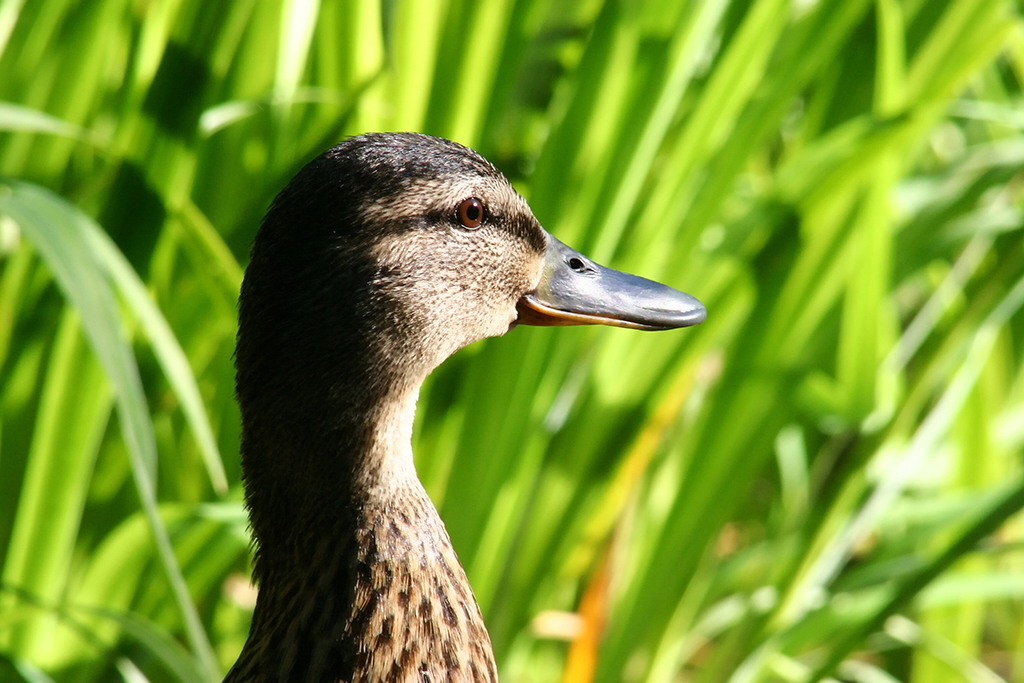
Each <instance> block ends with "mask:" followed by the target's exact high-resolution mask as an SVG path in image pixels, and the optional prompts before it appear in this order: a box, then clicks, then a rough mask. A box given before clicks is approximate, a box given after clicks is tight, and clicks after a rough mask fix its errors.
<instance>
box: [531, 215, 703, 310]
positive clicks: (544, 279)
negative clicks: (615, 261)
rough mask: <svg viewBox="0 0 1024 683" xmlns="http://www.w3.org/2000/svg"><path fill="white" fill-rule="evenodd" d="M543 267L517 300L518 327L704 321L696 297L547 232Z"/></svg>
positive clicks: (700, 305)
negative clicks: (610, 264)
mask: <svg viewBox="0 0 1024 683" xmlns="http://www.w3.org/2000/svg"><path fill="white" fill-rule="evenodd" d="M547 239H548V245H547V250H546V251H545V253H544V270H543V272H542V274H541V278H540V283H539V284H538V285H537V289H536V290H534V291H533V292H529V293H528V294H525V295H524V296H523V297H522V298H521V299H520V300H519V303H518V304H517V306H516V308H517V310H518V313H519V319H518V322H519V324H521V325H612V326H614V327H629V328H632V329H634V330H672V329H675V328H677V327H689V326H690V325H696V324H698V323H701V322H703V321H704V318H706V317H707V311H706V310H705V309H704V305H703V304H702V303H701V302H699V301H697V299H696V298H694V297H692V296H690V295H689V294H686V293H684V292H680V291H679V290H676V289H672V288H671V287H668V286H666V285H663V284H660V283H657V282H654V281H652V280H647V279H645V278H642V277H637V276H636V275H630V274H629V273H622V272H619V271H617V270H612V269H611V268H605V267H604V266H600V265H598V264H596V263H594V262H593V261H591V260H590V259H588V258H587V257H586V256H583V255H582V254H580V253H579V252H578V251H576V250H574V249H570V248H569V247H567V246H566V245H564V244H562V243H561V242H559V241H558V240H557V239H555V238H554V237H552V236H551V235H548V236H547Z"/></svg>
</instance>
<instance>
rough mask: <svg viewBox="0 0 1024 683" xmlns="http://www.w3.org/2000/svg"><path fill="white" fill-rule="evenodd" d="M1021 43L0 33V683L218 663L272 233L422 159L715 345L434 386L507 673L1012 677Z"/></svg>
mask: <svg viewBox="0 0 1024 683" xmlns="http://www.w3.org/2000/svg"><path fill="white" fill-rule="evenodd" d="M1022 10H1024V6H1022V4H1021V3H1020V0H875V1H871V0H817V2H814V1H809V2H808V1H800V2H793V1H789V2H787V1H786V0H700V1H696V0H695V1H692V2H689V1H688V2H679V1H677V0H673V1H669V0H638V1H635V2H626V1H625V0H606V1H604V2H602V1H600V0H594V1H587V2H578V1H570V0H554V1H552V0H493V1H491V0H488V2H482V1H477V2H470V1H469V0H424V1H422V2H393V1H391V0H378V1H377V2H374V1H372V0H368V1H362V2H356V1H354V0H353V1H350V2H343V1H341V0H338V1H330V0H311V1H305V2H304V1H303V0H267V1H265V2H256V1H254V0H234V1H233V2H221V3H211V2H202V1H200V0H176V1H170V0H156V1H154V2H135V1H129V0H94V1H93V2H88V3H80V2H71V1H70V0H37V1H35V2H24V1H23V0H0V678H3V679H6V678H8V677H9V678H13V679H14V680H27V681H46V680H50V679H52V680H56V681H76V682H77V681H82V682H87V681H108V680H117V679H119V678H124V679H125V680H139V679H138V678H137V676H138V675H140V674H141V675H142V676H144V677H145V678H147V679H148V680H151V681H195V680H201V679H208V680H219V677H220V676H222V674H223V672H224V671H226V669H227V667H228V666H230V664H231V663H232V662H233V660H234V657H235V656H236V655H237V653H238V651H239V650H240V648H241V645H242V643H243V642H244V639H245V636H246V633H247V630H248V622H249V619H250V617H251V605H250V603H249V600H248V598H247V596H246V594H245V590H244V585H245V581H244V579H245V577H246V576H247V572H248V566H249V565H248V535H247V530H246V522H245V514H244V510H243V508H242V505H241V489H240V484H239V468H238V458H237V455H236V454H237V452H238V413H237V408H236V406H235V403H234V400H233V396H232V392H233V369H232V364H231V355H232V352H233V347H234V331H235V324H236V321H235V301H236V297H237V291H238V285H239V282H240V280H241V272H242V267H243V266H244V263H245V260H246V254H247V249H248V245H249V242H250V241H251V239H252V236H253V234H254V231H255V228H256V225H257V224H258V221H259V218H260V216H261V215H262V213H263V211H264V210H265V208H266V207H267V205H268V203H269V201H270V200H271V198H272V197H273V196H274V194H275V193H276V192H277V191H278V190H279V189H280V188H281V187H282V186H283V185H284V184H285V183H286V182H287V180H288V178H290V176H291V175H292V174H293V173H294V172H295V171H296V170H297V169H298V168H299V167H300V166H301V165H302V164H303V163H305V161H307V160H308V159H310V158H312V157H313V156H314V155H315V154H317V153H318V152H319V151H321V150H322V149H323V148H325V147H327V146H329V145H331V144H333V143H334V142H336V141H337V140H339V139H341V138H342V137H344V136H346V135H351V134H356V133H359V132H364V131H369V130H418V131H422V132H427V133H432V134H435V135H442V136H446V137H450V138H453V139H455V140H458V141H460V142H462V143H465V144H467V145H470V146H472V147H474V148H476V149H477V150H479V151H480V152H481V153H483V154H484V155H485V156H487V157H488V158H490V159H491V160H492V161H494V162H495V163H497V164H498V165H499V166H500V167H501V168H502V169H503V170H504V171H505V172H506V174H507V175H508V176H509V177H510V178H511V179H512V180H513V182H514V184H515V185H516V187H517V188H518V189H519V190H520V191H521V192H522V193H523V194H524V195H525V196H526V197H527V198H528V199H529V200H530V203H531V205H532V206H533V208H534V210H535V212H536V214H537V216H538V218H539V219H540V220H541V222H542V223H543V224H544V225H545V226H546V227H547V228H548V229H549V230H550V231H551V232H553V233H554V234H555V235H556V236H558V237H559V238H560V239H562V240H563V241H565V242H567V243H569V244H571V245H573V246H575V247H577V248H580V249H581V250H583V251H585V252H586V253H588V254H589V255H591V256H593V257H594V258H595V259H597V260H599V261H603V262H607V263H608V264H609V265H612V266H615V267H619V268H623V269H629V270H631V271H634V272H637V273H639V274H642V275H645V276H647V277H652V278H658V279H661V280H663V281H665V282H668V283H669V284H672V285H674V286H677V287H679V288H681V289H684V290H685V291H688V292H691V293H693V294H695V295H696V296H698V297H699V298H700V299H701V300H702V301H703V302H704V303H705V304H706V305H707V308H708V311H709V317H708V320H707V322H705V323H704V324H703V325H701V326H699V327H697V328H693V329H689V330H684V331H678V332H669V333H663V334H642V333H637V332H633V331H628V330H615V329H589V328H579V329H556V330H549V329H517V330H515V331H514V332H513V333H512V334H510V335H508V336H507V337H505V338H501V339H494V340H488V341H486V342H483V343H479V344H476V345H474V346H472V347H470V348H468V349H466V350H464V351H462V352H460V353H459V354H458V355H457V356H455V357H454V358H452V359H451V360H449V361H448V362H447V363H446V364H445V365H444V366H442V368H441V369H439V370H438V371H437V372H436V373H434V375H433V376H432V377H431V379H430V380H429V382H428V384H427V386H426V387H425V388H424V391H423V393H422V397H421V400H420V404H419V408H418V413H417V427H416V433H415V436H414V441H415V443H414V449H415V452H416V458H417V467H418V470H419V472H420V476H421V478H422V479H423V481H424V484H425V485H426V487H427V489H428V491H429V492H430V494H431V495H432V496H433V498H434V500H435V502H436V503H437V505H438V508H439V509H440V511H441V514H442V516H443V517H444V519H445V522H446V524H447V526H448V529H449V532H450V534H451V536H452V540H453V542H454V544H455V546H456V549H457V551H458V552H459V555H460V558H461V560H462V562H463V565H464V566H465V567H466V569H467V571H468V573H469V576H470V580H471V582H472V583H473V586H474V589H475V591H476V594H477V597H478V598H479V601H480V604H481V606H482V608H483V610H484V614H485V616H486V619H487V622H488V626H489V628H490V631H491V635H492V639H493V641H494V646H495V651H496V653H497V656H498V659H499V667H500V670H501V675H502V680H503V681H506V682H519V681H522V682H527V681H530V682H534V681H536V682H542V681H556V680H564V681H567V682H570V681H589V680H596V681H600V682H602V683H617V682H618V681H627V682H630V683H632V682H639V681H645V682H650V683H655V682H660V681H694V682H705V681H706V682H711V683H714V682H717V681H735V682H737V683H741V682H743V683H746V682H750V683H753V682H759V681H763V682H768V681H794V682H796V681H812V680H820V679H822V678H831V679H833V680H849V681H862V682H865V683H874V682H876V681H893V680H896V681H911V682H913V683H931V682H936V683H938V682H945V681H959V680H963V681H972V682H973V681H999V680H1004V681H1024V588H1022V586H1024V582H1022V581H1021V580H1020V577H1021V576H1022V575H1024V518H1022V516H1021V515H1020V514H1019V511H1020V509H1021V507H1022V506H1024V466H1022V454H1024V346H1022V344H1021V339H1022V336H1024V314H1022V312H1021V310H1020V309H1021V306H1022V304H1024V230H1022V228H1024V172H1022V169H1024V96H1022V84H1024V21H1022V18H1021V15H1022ZM240 586H241V587H243V589H240V588H239V587H240ZM584 594H586V595H587V596H588V599H587V600H586V601H584V604H583V606H582V607H581V598H582V597H583V596H584ZM577 609H579V610H580V614H581V618H579V619H577V620H575V621H570V624H572V625H576V626H580V625H581V624H582V626H583V636H581V637H579V638H577V639H575V641H574V642H572V643H570V642H568V641H569V640H572V633H571V631H572V629H569V632H566V629H565V628H562V629H560V630H559V629H553V628H552V627H551V626H550V625H551V623H552V621H553V620H552V618H551V617H552V612H556V613H557V612H575V611H577ZM556 631H558V632H556ZM567 661H568V664H567V663H566V662H567Z"/></svg>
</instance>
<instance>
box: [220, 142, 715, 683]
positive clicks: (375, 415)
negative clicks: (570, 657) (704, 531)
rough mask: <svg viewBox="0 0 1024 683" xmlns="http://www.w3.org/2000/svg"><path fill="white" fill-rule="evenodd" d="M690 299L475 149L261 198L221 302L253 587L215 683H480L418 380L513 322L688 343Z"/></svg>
mask: <svg viewBox="0 0 1024 683" xmlns="http://www.w3.org/2000/svg"><path fill="white" fill-rule="evenodd" d="M705 316H706V311H705V308H704V306H703V305H702V304H701V303H700V301H698V300H697V299H696V298H694V297H693V296H691V295H689V294H686V293H683V292H680V291H678V290H675V289H673V288H671V287H668V286H665V285H662V284H659V283H656V282H653V281H651V280H647V279H644V278H641V277H638V276H634V275H630V274H627V273H622V272H618V271H615V270H612V269H609V268H606V267H603V266H600V265H598V264H597V263H594V262H593V261H591V260H590V259H588V258H587V257H585V256H583V255H582V254H580V253H579V252H577V251H575V250H573V249H571V248H570V247H568V246H566V245H565V244H563V243H562V242H560V241H559V240H557V239H556V238H555V237H553V236H552V235H551V234H549V233H548V232H546V231H545V230H544V229H543V228H542V227H541V224H540V223H539V222H538V220H537V219H536V218H535V217H534V215H533V212H532V211H531V210H530V207H529V206H528V204H527V203H526V201H525V200H524V199H523V197H522V196H520V195H519V194H518V193H517V192H516V190H515V189H513V187H512V185H511V184H510V183H509V181H508V180H507V179H506V178H505V176H504V175H502V173H501V172H500V171H499V170H498V169H497V168H496V167H495V166H493V165H492V164H491V163H490V162H488V161H487V160H485V159H484V158H483V157H482V156H481V155H479V154H477V153H476V152H474V151H473V150H471V149H469V148H467V147H464V146H462V145H460V144H457V143H455V142H451V141H449V140H445V139H442V138H437V137H432V136H428V135H423V134H418V133H371V134H364V135H360V136H356V137H351V138H348V139H346V140H344V141H343V142H341V143H340V144H338V145H337V146H335V147H333V148H331V149H329V150H327V151H326V152H324V153H322V154H321V155H320V156H318V157H316V158H315V159H314V160H313V161H311V162H309V164H307V165H306V166H305V167H304V168H302V169H301V170H300V171H299V172H298V173H297V174H296V175H295V177H294V178H293V179H292V180H291V181H290V182H289V183H288V184H287V186H286V187H285V188H284V189H283V190H282V191H281V192H280V194H278V195H277V197H276V198H275V199H274V200H273V202H272V204H271V206H270V208H269V210H268V211H267V213H266V215H265V217H264V218H263V220H262V222H261V224H260V226H259V229H258V231H257V234H256V237H255V239H254V242H253V245H252V249H251V253H250V260H249V264H248V266H247V268H246V271H245V276H244V280H243V284H242V287H241V293H240V296H239V321H238V322H239V325H238V336H237V345H236V353H235V367H236V397H237V400H238V403H239V407H240V411H241V438H240V452H241V470H242V482H243V488H244V491H245V502H246V506H247V508H248V513H249V521H250V526H251V531H252V535H253V543H254V557H253V563H252V571H253V579H254V581H255V582H256V584H257V585H258V587H259V592H258V597H257V601H256V606H255V609H254V612H253V616H252V623H251V626H250V632H249V637H248V639H247V641H246V643H245V645H244V646H243V649H242V651H241V654H240V655H239V657H238V659H237V661H236V663H235V665H234V666H233V667H232V668H231V669H230V671H229V672H228V674H227V677H226V679H225V681H227V682H228V683H243V682H245V683H270V682H275V683H284V682H288V683H291V682H298V681H303V682H309V683H320V682H330V683H335V682H344V683H378V682H384V681H387V682H389V683H429V682H434V683H437V682H439V681H452V682H455V683H461V682H471V681H472V682H484V681H486V682H489V683H496V681H497V680H498V670H497V667H496V666H495V660H494V655H493V652H492V648H491V642H490V638H489V636H488V633H487V628H486V625H485V623H484V619H483V616H482V615H481V612H480V608H479V606H478V605H477V602H476V600H475V598H474V597H473V591H472V588H471V587H470V584H469V581H468V580H467V578H466V574H465V572H464V570H463V569H462V566H461V565H460V564H459V560H458V557H457V556H456V553H455V550H454V549H453V548H452V544H451V541H450V540H449V537H448V534H447V532H446V531H445V526H444V523H443V522H442V520H441V518H440V516H439V515H438V513H437V510H436V509H435V507H434V505H433V504H432V503H431V500H430V498H429V496H428V495H427V493H426V491H425V490H424V488H423V486H422V485H421V483H420V481H419V479H418V478H417V476H416V470H415V467H414V464H413V453H412V448H411V435H412V425H413V417H414V411H415V406H416V399H417V396H418V393H419V390H420V386H421V384H422V383H423V381H424V379H425V378H426V377H427V375H428V374H429V373H430V372H431V371H432V370H433V369H434V368H436V367H437V366H438V365H439V364H440V363H441V362H442V361H444V360H445V359H446V358H448V357H449V356H451V355H452V354H453V353H455V352H456V351H458V350H459V349H461V348H462V347H464V346H466V345H468V344H471V343H473V342H475V341H478V340H481V339H484V338H486V337H493V336H499V335H503V334H505V333H507V332H509V331H510V330H512V329H513V328H515V327H516V326H517V325H541V326H559V325H582V324H603V325H612V326H619V327H627V328H634V329H639V330H668V329H674V328H679V327H688V326H691V325H696V324H698V323H700V322H701V321H703V320H704V319H705Z"/></svg>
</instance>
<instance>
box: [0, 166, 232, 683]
mask: <svg viewBox="0 0 1024 683" xmlns="http://www.w3.org/2000/svg"><path fill="white" fill-rule="evenodd" d="M2 187H3V188H5V190H6V191H5V192H4V194H5V195H6V196H0V212H3V213H5V214H7V215H8V216H10V217H11V218H13V219H14V220H15V221H16V222H17V223H18V225H19V226H20V227H21V228H22V230H24V231H25V234H26V236H28V237H29V239H31V240H32V242H33V244H34V245H35V246H36V248H37V249H38V250H39V252H40V254H41V255H42V257H43V259H44V260H45V261H46V263H47V264H48V265H49V267H50V268H51V270H52V271H53V273H54V277H55V278H56V280H57V282H58V283H59V284H60V286H61V289H62V290H63V291H64V293H65V295H66V296H67V298H68V300H69V302H70V303H71V305H72V306H74V307H75V309H76V310H77V311H78V313H79V316H80V317H81V320H82V325H83V328H84V330H85V332H86V335H87V337H88V338H89V340H90V343H91V345H92V347H93V349H94V351H95V352H96V354H97V356H98V357H99V359H100V362H101V364H102V365H103V367H104V370H105V371H106V374H107V377H108V379H109V380H110V382H111V385H112V386H113V387H114V391H115V401H116V403H117V406H118V412H119V414H120V416H121V426H122V430H123V434H124V439H125V442H126V443H127V445H128V452H129V455H130V456H131V463H132V474H133V476H134V478H135V482H136V490H137V491H138V494H139V498H140V500H141V502H142V506H143V509H144V510H145V511H146V515H147V519H148V521H149V523H150V528H151V530H152V533H153V535H154V538H155V540H156V543H157V548H158V551H159V555H160V559H161V562H162V563H163V566H164V570H165V571H166V572H167V575H168V579H169V580H170V582H171V586H172V587H173V592H174V596H175V600H176V601H177V603H178V608H179V609H180V610H181V612H182V616H183V618H184V621H185V624H186V632H187V634H188V637H189V641H190V643H191V645H192V648H193V650H194V651H195V654H196V656H197V657H198V658H199V660H200V661H201V662H202V666H203V669H204V673H205V677H206V678H208V679H209V680H214V679H216V678H217V677H219V667H218V666H217V664H216V660H215V659H214V656H213V651H212V648H211V647H210V643H209V640H208V639H207V636H206V633H205V631H204V629H203V626H202V623H201V622H200V620H199V616H198V614H197V613H196V610H195V606H194V605H193V603H192V600H191V598H190V597H189V594H188V589H187V587H186V585H185V581H184V579H183V578H182V576H181V570H180V568H179V567H178V565H177V562H176V560H175V559H174V553H173V551H172V549H171V545H170V541H169V539H168V537H167V530H166V529H165V528H164V526H163V524H162V523H161V521H160V518H159V516H158V514H157V512H156V498H155V495H156V491H155V486H156V482H155V476H154V475H155V472H156V457H157V454H156V444H155V437H154V436H153V425H152V422H151V421H150V417H149V408H148V405H147V403H146V399H145V394H144V392H143V391H142V384H141V381H140V379H139V375H138V368H137V367H136V365H135V358H134V354H133V353H132V351H131V348H130V347H129V346H128V344H127V341H126V340H125V339H124V338H123V337H122V336H121V324H120V320H119V314H118V310H117V305H116V303H115V301H114V298H113V294H112V292H111V291H110V288H109V286H108V285H107V283H106V281H105V279H104V276H103V274H102V272H101V271H100V270H99V268H98V265H97V263H96V262H95V260H94V259H93V257H92V255H91V253H90V251H89V247H88V245H87V243H86V238H85V236H84V230H85V228H83V223H84V222H85V221H86V219H85V217H84V216H82V215H81V214H79V213H78V212H76V211H75V210H74V209H73V208H71V207H69V206H68V205H67V204H65V203H64V202H63V201H62V200H60V199H58V198H57V197H55V196H53V195H51V194H50V193H49V192H46V191H45V190H41V189H39V188H36V187H33V186H31V185H28V184H25V183H19V182H14V181H7V182H6V183H5V184H4V185H3V186H2Z"/></svg>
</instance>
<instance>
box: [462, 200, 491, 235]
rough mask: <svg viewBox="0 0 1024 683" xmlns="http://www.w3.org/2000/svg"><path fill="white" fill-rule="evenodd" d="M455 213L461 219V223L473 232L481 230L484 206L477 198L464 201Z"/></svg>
mask: <svg viewBox="0 0 1024 683" xmlns="http://www.w3.org/2000/svg"><path fill="white" fill-rule="evenodd" d="M455 213H456V214H457V215H458V217H459V223H462V226H463V227H465V228H470V229H471V230H473V229H476V228H479V227H480V224H481V223H483V222H484V204H483V202H481V201H480V200H479V199H477V198H476V197H470V198H469V199H463V200H462V203H461V204H459V208H458V210H456V212H455Z"/></svg>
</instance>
